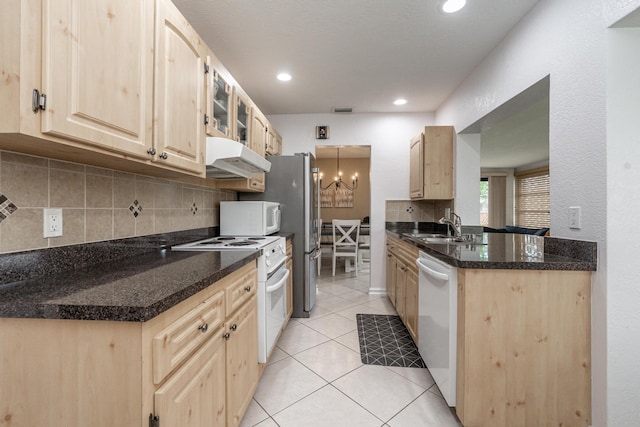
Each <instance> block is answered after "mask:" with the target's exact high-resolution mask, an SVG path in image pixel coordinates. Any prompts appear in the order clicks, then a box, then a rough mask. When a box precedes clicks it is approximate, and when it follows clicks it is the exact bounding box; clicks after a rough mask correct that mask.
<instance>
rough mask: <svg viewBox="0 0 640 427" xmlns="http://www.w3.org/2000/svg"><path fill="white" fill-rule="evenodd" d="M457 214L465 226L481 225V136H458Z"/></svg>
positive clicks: (456, 170)
mask: <svg viewBox="0 0 640 427" xmlns="http://www.w3.org/2000/svg"><path fill="white" fill-rule="evenodd" d="M455 173H456V191H455V204H454V206H455V209H454V210H455V213H456V214H458V216H460V218H461V219H462V224H464V225H479V224H480V134H460V135H457V136H456V169H455Z"/></svg>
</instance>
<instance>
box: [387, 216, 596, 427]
mask: <svg viewBox="0 0 640 427" xmlns="http://www.w3.org/2000/svg"><path fill="white" fill-rule="evenodd" d="M435 226H436V225H434V224H422V223H421V224H420V227H419V229H415V227H414V225H413V223H411V224H404V223H387V248H388V250H389V249H390V251H389V253H388V256H390V257H391V258H394V254H398V253H400V254H401V253H403V251H404V253H412V254H417V252H418V250H421V251H423V252H425V253H427V254H429V255H431V256H433V257H436V258H438V259H439V260H441V261H444V262H445V263H447V264H449V265H451V266H454V267H457V307H454V309H455V310H457V334H456V336H457V344H456V347H457V357H456V361H457V367H456V374H457V375H456V378H457V382H456V391H457V393H456V394H457V396H456V397H457V403H456V413H457V415H458V417H459V418H460V420H461V421H462V423H463V424H464V425H465V426H466V427H474V426H487V425H508V426H525V425H571V426H588V425H590V424H591V338H590V337H591V321H590V310H591V272H592V271H595V270H596V266H597V261H596V244H595V243H593V242H583V241H574V240H567V239H557V238H552V237H537V236H529V235H521V234H490V233H485V234H483V235H482V236H478V237H477V239H480V240H476V242H477V243H474V244H471V243H469V244H464V243H462V244H461V243H454V244H429V243H423V242H421V241H420V240H418V239H416V238H412V237H410V236H411V234H416V231H420V232H422V233H434V232H435V233H437V232H438V231H441V230H437V229H435V228H434V227H435ZM398 248H400V249H398ZM391 258H390V259H391ZM395 262H400V263H401V265H402V267H403V268H404V269H406V270H407V271H408V272H407V271H404V272H402V274H403V275H404V276H402V277H403V280H402V281H401V283H400V282H399V284H400V285H402V286H405V287H409V286H412V285H413V284H414V283H415V285H414V286H417V282H418V280H417V278H415V279H411V278H406V279H404V277H405V276H406V275H411V274H412V273H411V269H410V268H409V265H408V260H403V259H401V258H400V259H399V260H398V261H395ZM388 265H389V264H388ZM396 271H397V270H396ZM413 274H415V273H413ZM387 277H388V279H387V280H388V282H389V276H387ZM398 277H400V276H398ZM387 285H389V283H387ZM396 285H398V284H396ZM389 293H390V295H392V294H393V295H394V296H395V298H396V299H397V298H399V295H402V296H404V295H406V296H410V295H412V294H413V291H412V290H411V289H396V290H395V292H393V291H392V292H389ZM392 302H393V303H394V304H395V305H396V306H398V304H400V305H402V304H404V309H405V310H407V309H408V308H409V307H412V305H410V304H408V303H407V300H405V301H397V300H396V301H394V300H393V298H392ZM416 309H417V306H416ZM421 315H422V313H421ZM427 315H428V313H427ZM414 317H417V313H408V312H407V313H406V317H405V318H406V319H413V318H414Z"/></svg>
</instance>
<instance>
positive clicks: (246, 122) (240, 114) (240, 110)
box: [236, 95, 251, 145]
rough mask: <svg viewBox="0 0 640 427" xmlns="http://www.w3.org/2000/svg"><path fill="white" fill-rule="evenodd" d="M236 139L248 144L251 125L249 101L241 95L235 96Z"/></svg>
mask: <svg viewBox="0 0 640 427" xmlns="http://www.w3.org/2000/svg"><path fill="white" fill-rule="evenodd" d="M236 108H237V112H236V141H238V142H240V143H242V144H244V145H248V144H249V137H250V132H249V126H251V122H250V118H251V107H250V106H249V103H248V102H247V101H246V100H244V99H243V98H242V97H241V96H239V95H238V96H237V97H236Z"/></svg>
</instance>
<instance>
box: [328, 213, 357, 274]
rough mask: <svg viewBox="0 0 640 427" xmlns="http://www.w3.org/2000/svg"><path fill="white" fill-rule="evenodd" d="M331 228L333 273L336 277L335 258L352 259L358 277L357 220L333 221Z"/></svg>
mask: <svg viewBox="0 0 640 427" xmlns="http://www.w3.org/2000/svg"><path fill="white" fill-rule="evenodd" d="M331 224H332V226H333V256H332V259H333V273H332V276H335V275H336V258H338V257H343V258H345V262H346V259H348V258H353V265H354V269H355V271H356V276H357V275H358V239H359V238H360V220H359V219H334V220H333V221H331Z"/></svg>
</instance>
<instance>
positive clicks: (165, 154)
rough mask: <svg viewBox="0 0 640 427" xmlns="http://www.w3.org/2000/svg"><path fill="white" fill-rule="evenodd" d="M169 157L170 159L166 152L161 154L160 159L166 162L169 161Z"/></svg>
mask: <svg viewBox="0 0 640 427" xmlns="http://www.w3.org/2000/svg"><path fill="white" fill-rule="evenodd" d="M167 157H169V155H168V154H167V152H166V151H163V152H162V154H160V158H161V159H165V160H167Z"/></svg>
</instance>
